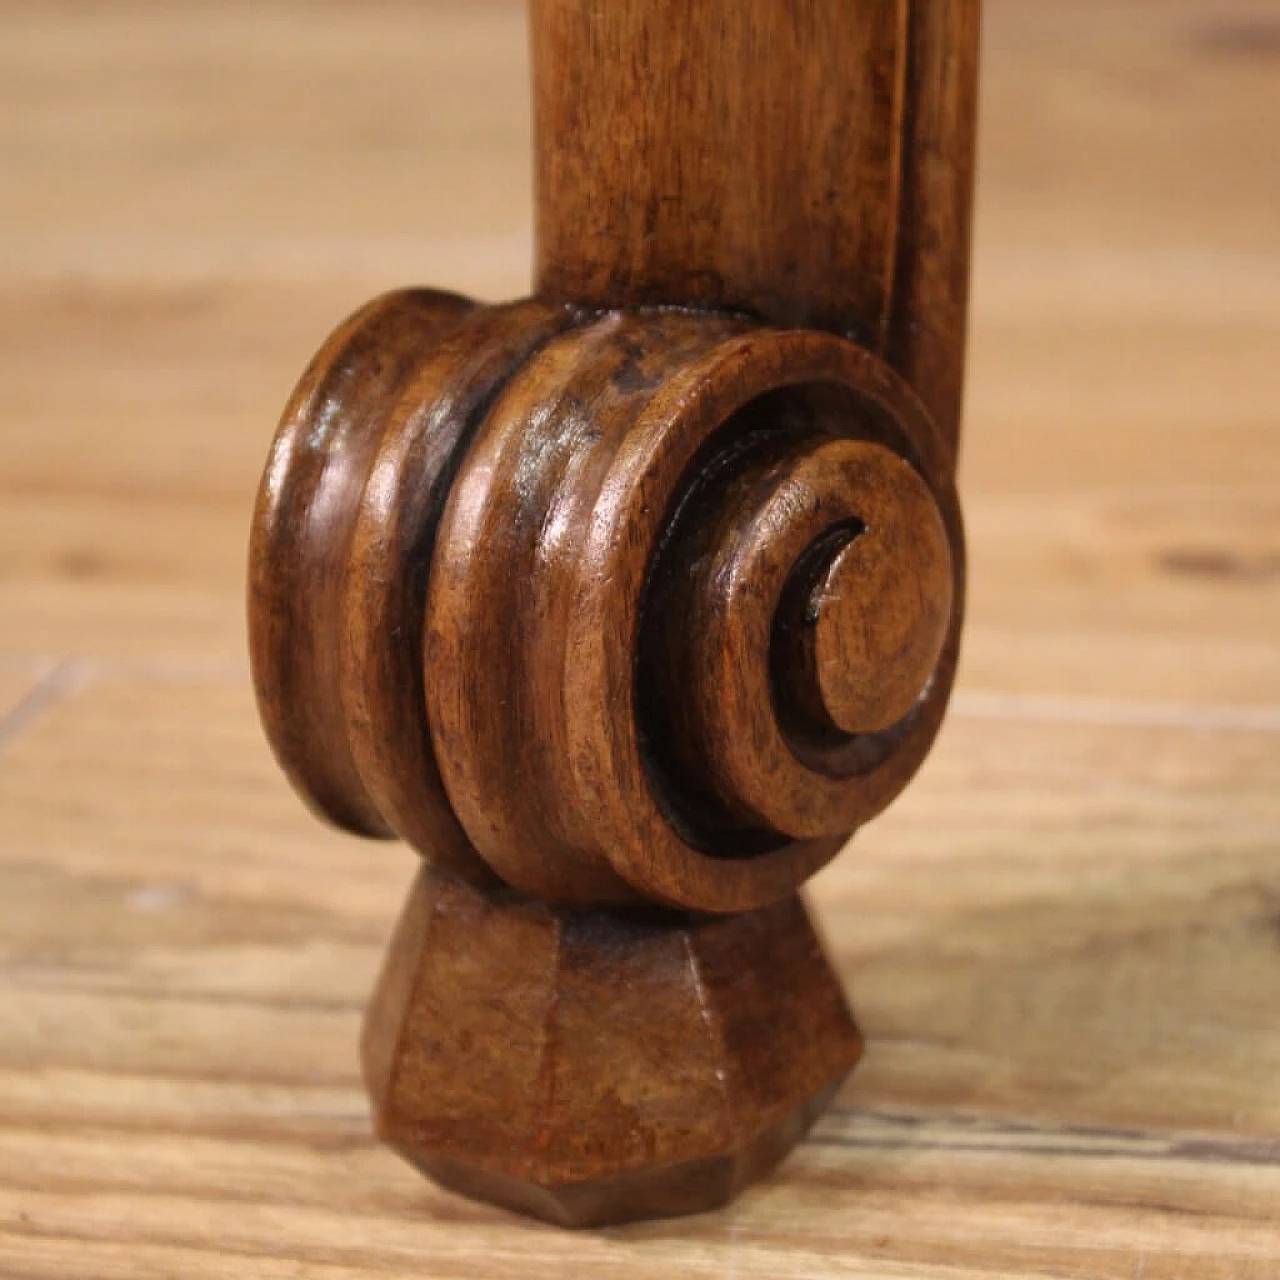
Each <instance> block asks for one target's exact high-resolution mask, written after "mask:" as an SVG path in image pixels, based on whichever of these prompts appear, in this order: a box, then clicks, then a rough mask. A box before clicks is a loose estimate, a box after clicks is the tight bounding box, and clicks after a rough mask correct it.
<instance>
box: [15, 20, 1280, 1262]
mask: <svg viewBox="0 0 1280 1280" xmlns="http://www.w3.org/2000/svg"><path fill="white" fill-rule="evenodd" d="M988 14H989V20H988V27H987V42H986V79H985V82H984V104H983V105H984V112H985V115H984V127H983V136H982V169H981V192H980V200H979V214H980V216H979V229H978V246H977V259H976V262H977V267H976V270H977V277H976V296H975V312H974V333H973V359H972V381H971V394H970V399H969V416H968V426H967V442H966V451H965V465H964V491H965V500H966V503H967V510H968V514H969V523H970V531H971V539H972V559H973V596H972V624H971V626H970V628H969V631H968V641H967V655H966V661H965V667H964V672H963V680H962V688H961V691H960V693H959V694H958V696H957V699H956V704H955V710H954V714H953V716H952V718H951V720H950V722H949V725H948V728H947V729H946V731H945V732H944V735H943V738H942V740H941V742H940V744H939V746H938V748H937V751H936V753H935V754H934V756H933V757H932V759H931V761H930V763H929V765H928V766H927V768H926V770H925V772H924V773H923V775H922V776H921V778H920V779H919V781H918V782H917V784H916V785H915V786H914V787H913V788H912V789H911V790H910V791H909V792H908V793H907V795H906V796H905V797H904V798H903V800H902V801H901V802H900V803H899V804H898V805H897V807H896V808H895V809H893V810H892V811H891V813H890V814H889V815H888V816H886V817H885V818H884V819H883V820H881V821H880V822H879V823H877V824H875V825H874V826H873V827H872V828H870V829H868V830H867V831H866V832H864V833H863V834H862V835H861V836H860V837H859V838H858V840H857V841H856V845H855V848H854V850H853V851H851V852H850V853H849V854H847V855H845V856H844V857H843V858H842V859H841V860H840V861H839V862H838V863H837V864H836V865H835V866H834V867H833V868H831V869H830V870H829V871H828V872H826V873H824V874H823V875H822V876H821V877H820V878H819V879H818V880H817V882H816V883H815V885H814V887H813V899H814V901H815V903H816V904H817V906H818V908H819V911H820V913H821V916H822V919H823V921H824V924H825V928H826V931H827V934H828V936H829V938H830V941H831V944H832V948H833V951H834V953H835V956H836V958H837V960H838V963H839V967H840V969H841V971H842V974H843V976H844V979H845V980H846V982H847V985H848V988H849V990H850V992H851V994H852V997H853V1000H854V1004H855V1006H856V1008H857V1010H858V1011H859V1014H860V1016H861V1018H862V1020H863V1022H864V1024H865V1028H866V1030H867V1032H868V1035H869V1039H870V1049H869V1053H868V1056H867V1059H866V1062H865V1066H864V1067H863V1069H862V1070H861V1071H860V1072H859V1073H858V1074H857V1075H856V1076H855V1077H854V1078H853V1079H852V1081H851V1082H850V1084H849V1085H848V1086H847V1087H846V1089H845V1090H844V1091H843V1093H842V1094H841V1095H840V1097H839V1099H838V1101H837V1104H836V1106H835V1107H834V1109H833V1111H832V1112H831V1113H830V1114H829V1115H828V1116H827V1117H826V1119H825V1120H824V1121H823V1122H822V1123H821V1124H820V1125H819V1127H818V1129H817V1130H816V1132H815V1134H814V1135H813V1138H812V1140H811V1141H809V1142H808V1143H807V1144H806V1145H805V1146H803V1147H802V1148H801V1149H800V1150H799V1151H798V1152H797V1153H796V1155H795V1156H794V1157H793V1158H792V1159H791V1161H790V1162H789V1163H788V1165H787V1166H786V1167H785V1169H784V1171H783V1172H782V1174H781V1175H780V1176H779V1177H778V1178H776V1180H774V1181H773V1182H771V1183H770V1184H768V1185H767V1186H765V1187H763V1188H761V1189H759V1190H756V1191H754V1192H752V1193H751V1194H749V1195H747V1196H746V1197H745V1198H744V1199H743V1200H742V1201H741V1202H740V1203H739V1204H738V1205H737V1206H736V1207H734V1208H733V1209H732V1210H730V1211H728V1212H725V1213H722V1214H719V1215H712V1216H708V1217H704V1218H700V1219H694V1220H688V1221H683V1222H675V1223H663V1224H657V1225H650V1226H640V1227H632V1228H627V1229H625V1230H618V1231H609V1232H603V1233H596V1234H586V1235H577V1236H572V1235H565V1234H561V1233H558V1232H557V1231H555V1230H552V1229H550V1228H545V1227H541V1226H537V1225H532V1224H528V1223H525V1222H523V1221H520V1220H517V1219H515V1218H512V1217H509V1216H506V1215H504V1214H502V1213H499V1212H496V1211H490V1210H487V1209H484V1208H479V1207H476V1206H473V1205H471V1204H467V1203H464V1202H462V1201H459V1200H455V1199H453V1198H450V1197H448V1196H446V1195H444V1194H443V1193H440V1192H437V1191H435V1190H434V1189H432V1188H431V1187H429V1186H427V1185H426V1184H425V1183H423V1182H422V1181H420V1180H419V1179H418V1178H417V1177H416V1175H414V1174H412V1173H410V1172H409V1171H408V1169H407V1168H405V1167H403V1166H402V1165H401V1164H399V1163H398V1162H397V1161H396V1159H395V1158H393V1157H392V1156H391V1155H389V1154H387V1153H386V1152H384V1151H382V1150H381V1149H379V1148H378V1147H377V1146H375V1145H374V1144H373V1142H372V1141H371V1139H370V1136H369V1120H368V1115H367V1112H366V1105H365V1100H364V1096H363V1094H362V1092H361V1089H360V1087H359V1084H358V1079H357V1072H356V1057H355V1041H356V1033H357V1024H358V1019H359V1015H360V1009H361V1005H362V1002H363V1000H364V997H365V995H366V993H367V991H368V989H369V987H370V984H371V982H372V979H373V975H374V972H375V968H376V966H377V964H378V960H379V954H380V949H381V947H382V945H383V942H384V941H385V939H386V937H387V935H388V932H389V929H390V925H391V921H392V918H393V916H394V915H395V913H396V911H397V909H398V906H399V902H400V899H401V897H402V896H403V893H404V891H405V888H406V886H407V884H408V881H409V878H410V875H411V872H412V860H411V857H410V855H409V854H408V853H406V852H405V851H403V850H399V849H394V848H391V849H388V848H386V847H384V846H366V845H363V844H361V843H360V842H358V841H353V840H350V839H345V838H342V837H339V836H337V835H335V834H333V833H330V832H328V831H326V830H322V829H320V828H319V827H318V826H317V825H315V824H314V823H313V822H312V820H311V819H310V818H308V817H307V816H306V814H305V813H304V812H303V810H302V809H301V807H300V805H299V804H298V803H297V802H296V801H295V800H294V798H293V797H292V796H291V795H290V794H289V792H288V791H287V789H286V787H285V784H284V783H283V781H282V780H281V777H280V775H279V774H278V772H277V770H276V769H275V767H274V766H273V764H272V762H271V761H270V759H269V758H268V753H267V750H266V748H265V746H264V743H263V739H262V736H261V734H260V732H259V730H258V728H257V724H256V719H255V714H254V710H253V705H252V699H251V696H250V691H249V685H248V678H247V669H246V660H245V641H244V624H243V618H242V577H243V562H244V558H245V538H246V527H247V522H248V507H249V502H250V498H251V493H252V490H253V487H254V485H255V482H256V478H257V473H258V470H259V467H260V465H261V463H262V461H263V458H264V454H265V448H266V444H267V440H268V438H269V435H270V432H271V430H272V427H273V423H274V418H275V415H276V413H277V412H278V409H279V407H280V405H281V404H282V402H283V400H284V397H285V395H286V394H287V392H288V390H289V388H290V386H291V383H292V381H293V379H294V377H295V376H296V375H297V373H298V372H299V371H300V370H301V368H302V366H303V364H304V362H305V361H306V359H307V358H308V356H309V355H310V353H311V351H312V350H313V348H314V347H315V346H316V345H317V343H318V342H319V340H320V339H321V337H322V336H323V334H324V333H325V332H326V330H327V329H328V328H329V327H330V325H331V324H332V323H333V322H334V321H336V320H337V319H338V318H339V317H340V316H341V315H342V314H344V313H345V312H346V311H347V310H349V309H350V308H351V307H353V306H354V305H355V304H357V303H358V302H360V301H362V300H363V299H365V298H366V297H368V296H370V295H371V294H373V293H375V292H377V291H379V290H381V289H383V288H385V287H388V286H391V285H394V284H397V283H406V282H410V281H418V280H421V281H430V282H434V283H440V284H446V285H450V286H453V287H457V288H461V289H466V290H472V291H475V292H478V293H480V294H481V295H485V296H502V295H509V294H514V293H517V292H519V291H520V290H521V289H522V288H523V287H524V284H525V279H526V269H527V268H526V264H527V261H528V257H529V233H528V224H529V202H528V196H527V186H528V172H529V160H528V156H527V154H526V138H527V132H528V115H527V106H526V95H527V83H526V70H525V51H524V45H523V39H524V31H523V17H522V13H521V10H520V8H519V6H518V5H516V4H514V3H512V2H511V0H483V2H480V0H448V2H441V3H430V2H429V0H419V2H418V3H409V2H408V0H404V2H403V3H400V4H394V3H386V2H384V0H378V2H375V3H370V2H368V0H366V2H363V3H360V4H356V3H348V4H339V3H336V2H329V0H313V2H312V3H305V4H304V3H301V2H299V0H275V2H273V3H271V4H251V3H249V0H200V2H197V0H187V2H186V3H161V0H151V2H149V3H141V2H135V3H122V2H118V0H95V2H92V3H91V2H90V0H79V2H74V0H46V2H42V3H39V4H36V3H32V2H31V0H0V704H2V706H0V1276H2V1277H4V1280H20V1278H26V1277H75V1278H77V1280H79V1278H92V1280H97V1278H99V1277H104V1278H105V1277H130V1278H135V1277H147V1278H150V1277H155V1278H158V1277H182V1278H183V1280H204V1278H206V1277H210V1278H212V1277H229V1276H244V1277H254V1278H261V1280H276V1278H284V1277H290V1278H299V1277H305V1278H308V1280H309V1278H312V1277H315V1278H316V1280H320V1278H322V1277H323V1278H324V1280H355V1278H356V1277H374V1276H378V1277H384V1276H385V1277H391V1276H395V1277H409V1276H412V1277H453V1276H458V1277H466V1278H467V1280H472V1278H477V1277H484V1278H485V1280H489V1278H497V1280H502V1278H503V1277H513V1278H514V1277H535V1276H536V1277H542V1276H546V1277H553V1276H571V1275H572V1276H575V1277H591V1278H592V1280H596V1278H598V1277H624V1276H625V1277H640V1278H641V1280H644V1278H646V1277H653V1278H655V1280H656V1278H658V1277H662V1278H664V1280H665V1278H667V1277H685V1276H706V1277H722V1276H724V1277H727V1276H744V1277H745V1276H757V1277H768V1278H770V1280H773V1278H777V1277H801V1276H803V1277H816V1276H826V1275H831V1276H856V1277H886V1278H887V1277H925V1278H933V1277H937V1278H939V1280H941V1278H942V1277H946V1278H947V1280H961V1278H971V1277H978V1276H985V1277H990V1276H1002V1277H1012V1276H1056V1277H1090V1278H1094V1277H1106V1278H1110V1277H1115V1278H1117V1280H1119V1278H1121V1277H1124V1278H1126V1280H1127V1278H1130V1277H1132V1278H1141V1280H1164V1278H1168V1280H1175V1278H1177V1280H1218V1278H1223V1280H1225V1278H1227V1277H1230V1278H1232V1280H1276V1278H1277V1277H1280V129H1277V127H1276V122H1277V119H1278V118H1280V13H1278V12H1277V10H1276V7H1275V5H1274V3H1272V2H1271V0H1255V2H1254V3H1252V4H1246V3H1236V0H1197V2H1195V3H1191V2H1189V0H1106V2H1105V3H1104V2H1103V0H1077V2H1076V3H1072V4H1062V3H1059V2H1058V0H994V2H993V3H991V4H990V6H989V11H988Z"/></svg>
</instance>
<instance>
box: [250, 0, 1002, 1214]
mask: <svg viewBox="0 0 1280 1280" xmlns="http://www.w3.org/2000/svg"><path fill="white" fill-rule="evenodd" d="M532 30H533V42H532V47H533V58H534V73H535V74H534V81H535V92H536V107H537V141H536V158H537V162H536V172H537V194H538V200H537V210H538V212H537V242H538V249H537V266H536V288H535V294H534V296H533V297H532V298H529V299H525V300H523V301H519V302H514V303H508V304H503V305H500V306H487V307H486V306H479V305H477V304H475V303H473V302H470V301H469V300H467V299H464V298H460V297H457V296H455V295H451V294H444V293H439V292H436V291H431V290H412V291H406V292H403V293H398V294H394V295H390V296H389V297H386V298H383V299H379V300H377V301H376V302H374V303H372V304H370V306H369V307H367V308H366V309H365V310H364V311H362V312H361V313H359V314H358V315H357V316H355V317H353V318H352V320H350V321H348V322H347V323H346V324H345V325H344V326H342V327H341V328H340V329H339V330H338V331H337V332H336V333H335V334H334V335H333V337H332V338H331V339H330V340H329V342H328V343H327V344H326V346H325V347H324V349H323V350H322V351H321V353H320V354H319V355H318V356H317V357H316V359H315V361H314V362H313V364H312V366H311V368H310V369H309V370H308V371H307V373H306V375H305V376H304V378H303V381H302V383H301V384H300V386H299V388H298V390H297V392H296V393H295V395H294V398H293V400H292V402H291V403H290V405H289V407H288V408H287V410H286V413H285V417H284V420H283V423H282V425H281V428H280V430H279V432H278V433H277V436H276V441H275V444H274V446H273V450H272V454H271V458H270V460H269V462H268V466H267V470H266V473H265V476H264V480H263V485H262V489H261V493H260V497H259V503H258V509H257V512H256V516H255V523H254V532H253V546H252V558H251V583H250V620H251V640H252V650H253V665H254V675H255V682H256V686H257V691H258V695H259V705H260V707H261V711H262V716H263V720H264V724H265V726H266V728H267V732H268V736H269V737H270V739H271V741H272V744H273V746H274V748H275V750H276V753H277V755H278V757H279V758H280V760H281V763H282V765H283V767H284V768H285V770H286V772H287V773H288V774H289V776H290V778H291V780H292V781H293V783H294V785H295V786H296V787H297V789H298V790H299V792H300V793H301V794H302V795H303V796H304V798H305V799H306V800H307V801H308V802H309V803H310V804H311V805H312V807H313V808H315V809H316V810H317V811H318V812H319V813H320V814H321V815H323V816H324V817H326V818H328V819H329V820H331V821H333V822H336V823H338V824H339V825H341V826H344V827H346V828H347V829H349V830H352V831H354V832H358V833H360V834H364V835H374V836H387V835H395V836H400V837H402V838H404V839H406V840H408V841H409V842H410V843H412V844H413V845H414V847H415V848H417V849H418V850H419V852H420V853H421V854H422V855H423V857H424V859H425V860H426V866H425V867H424V869H423V871H422V873H421V875H420V877H419V879H418V880H417V882H416V884H415V887H414V890H413V893H412V896H411V898H410V901H409V904H408V906H407V907H406V910H405V914H404V917H403V919H402V921H401V924H400V927H399V930H398V932H397V934H396V938H395V940H394V941H393V943H392V947H391V950H390V953H389V955H388V960H387V965H386V969H385V972H384V974H383V978H382V980H381V982H380V984H379V987H378V991H377V993H376V995H375V998H374V1001H373V1004H372V1007H371V1010H370V1016H369V1020H368V1023H367V1027H366V1034H365V1040H364V1064H365V1071H366V1077H367V1080H368V1083H369V1087H370V1091H371V1094H372V1096H373V1100H374V1106H375V1112H376V1117H377V1122H378V1126H379V1130H380V1132H381V1133H382V1134H383V1136H384V1137H385V1138H386V1139H387V1140H388V1141H389V1142H390V1143H391V1144H392V1145H394V1146H395V1147H397V1148H398V1149H399V1150H400V1151H402V1152H403V1153H404V1154H405V1155H406V1156H407V1157H408V1158H409V1159H411V1160H412V1161H413V1162H414V1163H415V1164H416V1165H418V1166H419V1167H421V1168H422V1169H423V1170H425V1171H426V1172H427V1173H429V1174H430V1175H432V1176H433V1177H435V1178H437V1179H439V1180H440V1181H441V1182H443V1183H444V1184H446V1185H448V1186H451V1187H454V1188H455V1189H458V1190H461V1191H464V1192H466V1193H469V1194H473V1195H477V1196H481V1197H484V1198H488V1199H492V1200H495V1201H497V1202H499V1203H502V1204H506V1205H510V1206H513V1207H516V1208H520V1209H523V1210H525V1211H528V1212H531V1213H535V1214H538V1215H540V1216H543V1217H546V1218H549V1219H550V1220H552V1221H556V1222H562V1223H566V1224H570V1225H583V1224H588V1223H600V1222H612V1221H619V1220H623V1219H628V1218H636V1217H645V1216H653V1215H660V1214H671V1213H679V1212H690V1211H694V1210H699V1209H705V1208H709V1207H711V1206H713V1205H717V1204H721V1203H724V1202H725V1201H726V1200H727V1199H728V1198H729V1197H731V1196H732V1195H733V1194H734V1193H735V1192H736V1191H737V1190H738V1189H739V1188H740V1187H741V1186H742V1185H744V1184H745V1183H746V1182H748V1181H750V1180H751V1179H753V1178H755V1177H757V1176H759V1175H761V1174H762V1173H763V1172H764V1171H765V1170H767V1169H768V1168H769V1167H771V1165H772V1164H773V1163H775V1162H776V1161H777V1160H778V1159H780V1158H781V1157H782V1156H783V1155H784V1154H785V1153H786V1151H787V1150H788V1149H789V1148H790V1146H791V1145H792V1144H793V1143H794V1142H795V1141H797V1140H798V1139H799V1137H800V1136H802V1134H803V1133H804V1131H805V1129H806V1128H807V1126H808V1124H809V1123H810V1122H811V1121H812V1119H813V1118H814V1117H815V1115H816V1114H817V1113H818V1111H820V1109H821V1107H822V1106H823V1105H824V1104H825V1101H826V1099H827V1098H829V1097H830V1095H831V1093H832V1091H833V1090H834V1089H835V1087H836V1086H837V1085H838V1084H839V1082H840V1080H841V1079H842V1078H843V1077H844V1075H845V1074H846V1073H847V1072H848V1070H849V1069H850V1068H851V1067H852V1065H853V1064H854V1062H855V1061H856V1059H857V1056H858V1053H859V1052H860V1040H859V1037H858V1033H857V1030H856V1028H855V1026H854V1023H853V1020H852V1018H851V1016H850V1014H849V1012H848V1009H847V1008H846V1006H845V1003H844V999H843V996H842V995H841V992H840V989H839V984H838V982H837V981H836V979H835V977H834V975H833V974H832V972H831V970H830V968H829V966H828V964H827V962H826V960H825V959H824V958H823V956H822V952H821V948H820V946H819V944H818V942H817V939H816V938H815V936H814V934H813V931H812V927H811V925H810V923H809V920H808V917H807V915H806V914H805V910H804V907H803V905H802V903H801V901H800V899H799V898H798V897H797V890H798V889H799V887H800V885H801V884H802V883H803V882H804V881H805V879H807V878H808V877H809V876H810V875H812V874H813V873H814V872H815V871H816V870H818V869H819V868H820V867H821V866H823V865H824V864H825V863H826V862H827V861H828V860H830V858H832V857H833V856H834V855H835V854H836V853H837V852H838V851H839V849H840V848H841V847H842V846H843V845H844V843H845V842H846V840H847V839H848V837H849V835H850V833H851V832H852V831H854V830H855V829H856V828H857V827H858V826H860V825H861V824H862V823H864V822H866V821H868V820H870V819H871V818H873V817H874V816H875V815H876V814H877V813H879V812H880V811H881V810H883V809H884V807H885V806H886V805H888V804H889V803H890V802H891V801H892V800H893V798H894V797H895V796H896V795H897V794H899V792H900V791H901V790H902V788H903V787H904V786H906V785H907V783H908V782H909V780H910V778H911V777H912V776H913V774H914V772H915V771H916V769H917V768H918V767H919V765H920V763H921V762H922V761H923V759H924V757H925V755H926V754H927V752H928V750H929V748H930V746H931V744H932V742H933V739H934V737H935V735H936V733H937V731H938V727H939V725H940V723H941V720H942V717H943V715H944V712H945V709H946V705H947V700H948V697H949V694H950V690H951V685H952V682H953V679H954V674H955V668H956V660H957V654H958V648H959V640H960V632H961V626H962V618H963V602H964V543H963V536H962V532H961V524H960V513H959V504H958V501H957V498H956V493H955V485H954V473H955V450H956V444H957V440H958V427H959V401H960V386H961V374H962V369H963V360H964V321H965V311H966V303H967V298H966V291H967V279H968V236H969V201H970V192H971V182H972V146H973V127H974V122H973V104H974V89H975V75H976V47H977V44H976V41H977V4H976V0H945V2H944V0H928V2H925V0H918V2H915V3H909V2H908V0H870V2H868V3H863V4H859V5H856V6H850V5H849V4H848V3H846V0H811V2H810V3H806V4H804V5H796V4H792V3H789V2H787V0H751V2H750V3H733V4H730V3H728V2H727V0H679V2H678V3H677V2H676V0H660V2H659V0H648V2H647V3H641V2H640V0H610V3H607V4H606V3H603V0H534V2H533V5H532Z"/></svg>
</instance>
